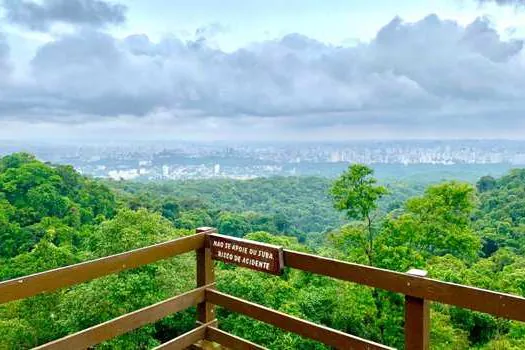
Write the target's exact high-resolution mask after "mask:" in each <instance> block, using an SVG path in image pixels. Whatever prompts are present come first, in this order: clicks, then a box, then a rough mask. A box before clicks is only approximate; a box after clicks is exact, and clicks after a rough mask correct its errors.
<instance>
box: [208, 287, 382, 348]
mask: <svg viewBox="0 0 525 350" xmlns="http://www.w3.org/2000/svg"><path fill="white" fill-rule="evenodd" d="M206 300H208V301H209V302H211V303H214V304H216V305H219V306H222V307H224V308H226V309H228V310H231V311H234V312H238V313H241V314H243V315H246V316H250V317H252V318H255V319H256V320H259V321H263V322H266V323H269V324H272V325H274V326H276V327H279V328H281V329H284V330H286V331H289V332H293V333H296V334H299V335H301V336H303V337H306V338H310V339H313V340H317V341H320V342H321V343H324V344H326V345H330V346H332V347H334V348H336V349H354V350H359V349H363V350H364V349H366V350H372V349H374V350H375V349H392V348H390V347H388V346H385V345H382V344H378V343H375V342H372V341H369V340H365V339H361V338H359V337H356V336H353V335H350V334H347V333H344V332H341V331H338V330H335V329H332V328H328V327H325V326H320V325H318V324H315V323H313V322H309V321H305V320H302V319H300V318H297V317H294V316H290V315H287V314H284V313H282V312H279V311H275V310H272V309H270V308H267V307H265V306H261V305H258V304H255V303H252V302H249V301H246V300H243V299H240V298H236V297H233V296H230V295H228V294H224V293H221V292H218V291H216V290H212V289H207V290H206Z"/></svg>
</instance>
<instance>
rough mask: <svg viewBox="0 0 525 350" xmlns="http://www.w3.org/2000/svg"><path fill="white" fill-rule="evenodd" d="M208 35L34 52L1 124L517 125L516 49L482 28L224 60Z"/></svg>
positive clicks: (524, 64)
mask: <svg viewBox="0 0 525 350" xmlns="http://www.w3.org/2000/svg"><path fill="white" fill-rule="evenodd" d="M217 30H223V29H222V28H221V27H220V26H219V27H217V26H211V27H207V28H205V29H203V30H201V31H199V38H198V39H197V40H192V41H182V40H180V39H178V38H176V37H166V38H165V39H163V40H161V41H159V42H152V41H151V40H150V39H149V38H148V37H147V36H146V35H143V34H141V35H133V36H129V37H126V38H124V39H122V40H120V39H116V38H114V37H112V36H111V35H109V34H107V33H103V32H100V31H96V30H92V29H82V30H79V31H76V32H74V33H72V34H68V35H63V36H60V37H57V38H56V39H54V40H53V41H51V42H49V43H47V44H44V45H43V46H42V47H40V49H39V50H38V52H37V53H36V55H35V57H34V59H33V60H32V62H31V76H30V80H29V81H28V82H27V81H26V82H24V83H20V82H18V83H17V84H14V83H13V84H12V85H11V87H10V88H8V89H7V90H5V91H6V92H5V93H4V94H0V105H2V107H0V118H2V119H4V120H10V121H11V122H14V121H20V120H24V121H32V122H37V123H49V122H53V123H56V122H59V123H60V122H61V123H69V124H76V125H78V124H79V123H83V125H86V123H108V124H106V125H110V124H109V123H114V122H116V121H118V122H117V124H118V125H119V126H120V127H121V128H124V125H125V123H123V122H122V120H126V123H130V124H133V123H134V122H133V120H135V121H136V122H137V123H138V124H141V123H143V122H142V121H139V120H141V119H140V118H143V119H142V120H144V119H148V118H153V117H152V116H155V117H154V119H148V120H158V119H155V118H157V116H158V115H159V113H160V114H161V115H163V118H161V121H158V123H157V124H155V123H154V124H155V125H162V127H159V129H162V128H165V126H166V125H168V124H170V122H172V123H174V124H176V125H179V126H180V127H179V130H185V131H187V132H189V130H194V131H193V132H195V133H197V134H198V133H199V132H198V130H195V129H193V128H192V127H191V124H192V123H193V124H194V125H198V126H199V127H203V128H204V129H205V130H207V131H205V133H206V132H208V133H213V132H221V128H223V127H230V128H233V129H235V130H238V129H237V127H235V125H237V124H239V123H241V122H242V123H244V124H243V125H244V126H246V125H248V124H246V122H247V121H249V123H250V124H252V125H257V126H258V127H260V128H261V129H264V130H265V132H267V133H269V134H270V135H271V134H272V131H271V130H277V129H279V128H280V127H282V128H285V129H287V130H292V129H293V130H298V131H301V130H304V132H305V133H308V132H310V133H312V130H321V129H323V130H338V128H339V129H340V130H360V131H359V132H360V133H363V132H364V131H366V130H376V131H377V130H382V133H383V134H385V133H386V134H388V133H389V132H385V130H390V132H392V133H397V132H399V133H403V132H405V133H411V134H417V133H418V132H423V131H424V130H432V132H437V133H439V132H441V133H447V132H450V131H452V129H454V130H453V131H454V132H458V131H461V132H463V133H471V134H475V133H478V134H483V133H485V132H486V131H487V130H492V131H494V132H508V130H515V128H516V126H518V125H519V126H523V122H522V119H523V117H522V116H523V113H524V112H525V55H524V51H523V49H522V47H523V42H522V41H520V40H503V39H502V38H501V37H500V35H499V34H498V32H497V31H496V30H495V29H493V27H492V26H491V23H490V22H489V21H488V20H487V19H484V18H479V19H477V20H476V21H474V22H472V23H471V24H469V25H466V26H463V25H460V24H458V23H456V22H454V21H447V20H442V19H440V18H438V17H437V16H435V15H431V16H428V17H426V18H424V19H422V20H420V21H417V22H415V23H406V22H403V21H402V20H401V19H399V18H395V19H394V20H392V21H391V22H390V23H388V24H387V25H386V26H384V27H383V28H382V29H381V30H380V31H379V32H378V34H377V36H376V37H375V38H374V40H372V41H371V42H369V43H360V44H358V45H356V46H354V47H336V46H333V45H329V44H325V43H322V42H318V41H315V40H312V39H310V38H308V37H305V36H302V35H299V34H290V35H287V36H285V37H283V38H282V39H279V40H270V41H264V42H259V43H254V44H252V45H249V46H247V47H245V48H242V49H239V50H237V51H234V52H231V53H225V52H222V51H220V50H219V49H217V48H214V47H213V46H212V45H209V41H208V40H207V36H206V35H210V36H213V35H215V33H216V32H217ZM0 47H1V46H0ZM1 52H2V51H1V49H0V60H1V57H2V56H1ZM0 62H1V61H0ZM123 116H127V117H123ZM122 118H125V119H122ZM214 125H215V126H217V127H216V128H215V127H214ZM214 128H215V129H214ZM138 130H139V131H140V128H139V129H138ZM142 130H144V129H142ZM148 130H149V131H148V132H155V128H154V127H150V128H148ZM498 130H499V131H498ZM159 132H161V131H159ZM327 132H328V131H326V133H327Z"/></svg>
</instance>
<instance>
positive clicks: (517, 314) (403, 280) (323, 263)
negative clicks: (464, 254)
mask: <svg viewBox="0 0 525 350" xmlns="http://www.w3.org/2000/svg"><path fill="white" fill-rule="evenodd" d="M284 262H285V265H286V266H288V267H292V268H295V269H300V270H303V271H308V272H313V273H316V274H320V275H324V276H329V277H334V278H338V279H341V280H344V281H349V282H355V283H359V284H364V285H367V286H370V287H375V288H381V289H384V290H389V291H392V292H396V293H401V294H405V295H408V296H411V297H415V298H420V299H427V300H431V301H437V302H440V303H443V304H449V305H455V306H459V307H462V308H467V309H471V310H475V311H481V312H485V313H488V314H492V315H494V316H500V317H504V318H507V319H511V320H517V321H525V298H523V297H519V296H515V295H511V294H505V293H498V292H493V291H489V290H485V289H480V288H475V287H469V286H464V285H460V284H454V283H448V282H442V281H438V280H433V279H430V278H425V277H419V276H411V275H408V274H406V273H400V272H394V271H390V270H384V269H379V268H375V267H370V266H365V265H359V264H353V263H348V262H344V261H339V260H334V259H328V258H323V257H320V256H315V255H311V254H305V253H299V252H295V251H292V250H286V249H285V250H284Z"/></svg>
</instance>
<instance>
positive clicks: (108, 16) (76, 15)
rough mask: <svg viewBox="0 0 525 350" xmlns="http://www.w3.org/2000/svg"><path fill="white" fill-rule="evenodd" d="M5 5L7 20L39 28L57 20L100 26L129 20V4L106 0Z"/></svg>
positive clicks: (7, 1)
mask: <svg viewBox="0 0 525 350" xmlns="http://www.w3.org/2000/svg"><path fill="white" fill-rule="evenodd" d="M3 6H4V8H5V12H6V18H7V20H8V21H10V22H11V23H14V24H17V25H20V26H23V27H26V28H29V29H31V30H38V31H46V30H48V29H49V28H50V26H51V25H52V24H53V23H55V22H63V23H69V24H74V25H88V26H93V27H101V26H105V25H108V24H120V23H124V22H125V20H126V16H125V13H126V6H124V5H121V4H113V3H109V2H107V1H103V0H43V1H41V2H35V1H30V0H3Z"/></svg>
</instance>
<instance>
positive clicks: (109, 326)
mask: <svg viewBox="0 0 525 350" xmlns="http://www.w3.org/2000/svg"><path fill="white" fill-rule="evenodd" d="M207 287H211V286H204V287H200V288H196V289H194V290H192V291H189V292H187V293H184V294H181V295H178V296H176V297H173V298H170V299H167V300H164V301H161V302H159V303H156V304H153V305H151V306H147V307H145V308H142V309H140V310H137V311H134V312H131V313H129V314H125V315H122V316H120V317H117V318H115V319H112V320H110V321H107V322H104V323H101V324H98V325H96V326H93V327H90V328H88V329H85V330H83V331H80V332H77V333H74V334H71V335H69V336H67V337H64V338H61V339H58V340H55V341H52V342H50V343H47V344H44V345H41V346H39V347H37V348H36V349H38V350H44V349H45V350H69V349H86V348H88V347H91V346H93V345H96V344H100V343H101V342H103V341H106V340H109V339H111V338H114V337H116V336H119V335H122V334H124V333H127V332H129V331H131V330H134V329H137V328H139V327H142V326H144V325H146V324H150V323H153V322H156V321H158V320H160V319H162V318H164V317H166V316H169V315H171V314H174V313H176V312H179V311H182V310H185V309H187V308H189V307H191V306H195V305H197V304H198V303H200V302H202V301H203V300H204V297H205V294H204V291H205V289H206V288H207Z"/></svg>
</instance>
